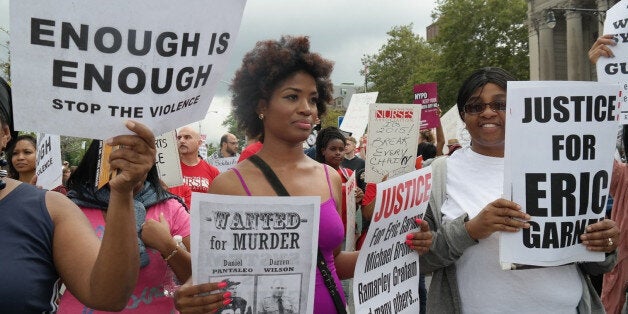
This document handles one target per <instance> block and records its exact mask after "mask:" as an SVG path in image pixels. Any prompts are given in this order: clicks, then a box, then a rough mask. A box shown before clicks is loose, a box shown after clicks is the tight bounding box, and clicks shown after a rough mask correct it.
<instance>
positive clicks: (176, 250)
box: [162, 247, 179, 262]
mask: <svg viewBox="0 0 628 314" xmlns="http://www.w3.org/2000/svg"><path fill="white" fill-rule="evenodd" d="M178 252H179V248H178V247H175V248H174V250H172V252H170V255H168V256H167V257H164V261H166V262H167V261H168V260H169V259H171V258H172V257H173V256H175V255H176V254H177V253H178ZM162 257H163V256H162Z"/></svg>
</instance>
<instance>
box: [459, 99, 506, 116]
mask: <svg viewBox="0 0 628 314" xmlns="http://www.w3.org/2000/svg"><path fill="white" fill-rule="evenodd" d="M486 106H489V107H491V110H493V111H494V112H497V111H506V101H504V100H496V101H491V102H489V103H482V102H472V103H468V104H466V105H464V112H465V113H468V114H471V115H476V114H480V113H482V112H483V111H484V110H485V109H486Z"/></svg>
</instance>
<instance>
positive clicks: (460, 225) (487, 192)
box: [420, 68, 619, 313]
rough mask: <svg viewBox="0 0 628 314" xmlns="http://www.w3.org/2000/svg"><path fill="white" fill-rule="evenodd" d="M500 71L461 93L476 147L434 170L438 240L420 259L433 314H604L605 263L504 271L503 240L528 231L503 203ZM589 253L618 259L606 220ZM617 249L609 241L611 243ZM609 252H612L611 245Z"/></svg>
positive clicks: (523, 217)
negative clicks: (600, 292) (598, 287)
mask: <svg viewBox="0 0 628 314" xmlns="http://www.w3.org/2000/svg"><path fill="white" fill-rule="evenodd" d="M512 80H515V78H514V77H513V76H512V75H511V74H509V73H508V72H506V71H504V70H502V69H500V68H483V69H480V70H477V71H476V72H474V73H473V74H471V76H469V77H468V78H467V80H466V81H465V82H464V83H463V84H462V87H461V88H460V90H459V92H458V99H457V103H458V112H459V113H460V117H461V118H462V120H463V121H464V122H465V124H466V127H467V130H468V131H469V134H470V135H471V146H470V147H466V148H461V149H459V150H458V151H457V152H456V153H455V154H453V155H452V156H451V157H448V158H440V159H438V160H436V161H434V162H433V163H432V177H433V184H432V195H431V199H430V203H429V204H430V207H429V209H428V212H427V213H426V216H425V220H427V221H428V223H429V224H430V230H435V232H436V236H435V237H434V238H433V239H434V240H433V241H434V242H433V244H432V246H431V247H430V251H429V252H428V253H426V254H424V255H422V256H421V261H420V265H421V272H422V273H433V278H432V283H431V286H430V289H429V295H428V300H427V310H428V313H461V312H464V313H510V312H512V311H517V312H518V313H574V312H576V311H575V310H576V309H578V313H598V312H601V313H603V308H602V305H601V303H600V300H599V297H598V296H597V295H596V294H595V292H594V291H593V289H592V287H591V286H590V281H589V280H588V277H587V276H585V275H583V274H582V272H581V271H580V270H584V271H585V272H588V273H591V274H595V273H601V272H605V271H608V270H609V269H610V268H611V267H612V265H613V263H614V260H615V254H607V255H608V257H607V260H606V262H602V263H583V264H581V265H580V267H579V266H576V265H575V264H571V265H565V266H560V267H551V268H536V269H528V270H517V271H502V270H501V269H500V265H499V263H498V260H499V256H498V254H499V250H498V233H496V231H504V232H516V231H518V230H520V229H522V228H529V227H530V225H529V224H528V223H527V222H526V221H527V220H529V219H530V216H529V215H527V214H526V213H524V212H523V211H522V208H521V206H520V205H518V204H516V203H513V202H511V201H508V200H505V199H502V198H500V196H501V194H502V186H503V174H504V158H503V157H504V141H505V130H506V84H507V81H512ZM582 237H583V238H582V239H583V240H584V241H585V243H587V244H585V245H586V246H587V249H589V250H592V251H598V252H599V251H603V252H607V253H611V252H614V250H615V248H616V247H617V242H618V241H619V231H618V229H617V227H616V226H615V223H614V222H613V221H610V220H604V221H601V222H598V223H596V224H593V225H591V226H589V227H588V228H587V233H586V235H583V236H582ZM609 237H610V238H611V239H612V242H609V241H608V238H609ZM609 244H610V245H609Z"/></svg>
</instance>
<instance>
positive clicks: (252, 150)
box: [238, 142, 263, 162]
mask: <svg viewBox="0 0 628 314" xmlns="http://www.w3.org/2000/svg"><path fill="white" fill-rule="evenodd" d="M262 146H263V144H262V142H255V143H253V144H251V145H249V146H247V147H245V148H244V150H243V151H242V153H241V154H240V158H238V162H241V161H242V160H245V159H247V158H249V157H251V156H253V155H255V154H257V152H259V151H260V149H262Z"/></svg>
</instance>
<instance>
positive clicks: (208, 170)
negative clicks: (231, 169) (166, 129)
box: [169, 126, 220, 207]
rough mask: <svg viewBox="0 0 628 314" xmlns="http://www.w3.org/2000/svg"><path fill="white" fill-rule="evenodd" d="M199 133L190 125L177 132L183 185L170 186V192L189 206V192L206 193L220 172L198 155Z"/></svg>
mask: <svg viewBox="0 0 628 314" xmlns="http://www.w3.org/2000/svg"><path fill="white" fill-rule="evenodd" d="M202 142H203V141H202V140H201V136H200V134H199V133H198V132H197V131H196V130H195V129H194V128H191V127H188V126H186V127H183V128H181V129H179V131H178V132H177V147H178V149H179V159H180V160H181V173H182V175H183V185H182V186H177V187H173V188H170V189H169V190H170V192H172V193H174V194H177V195H179V196H181V197H183V198H184V199H185V203H186V204H187V205H188V207H190V204H191V200H192V194H191V192H201V193H207V191H208V190H209V186H210V185H211V183H212V181H214V178H215V177H217V176H218V175H219V174H220V171H218V169H217V168H216V167H214V166H212V165H210V164H208V163H207V162H206V161H205V160H203V159H202V158H201V157H200V156H199V155H198V148H199V147H200V146H201V144H202Z"/></svg>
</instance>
